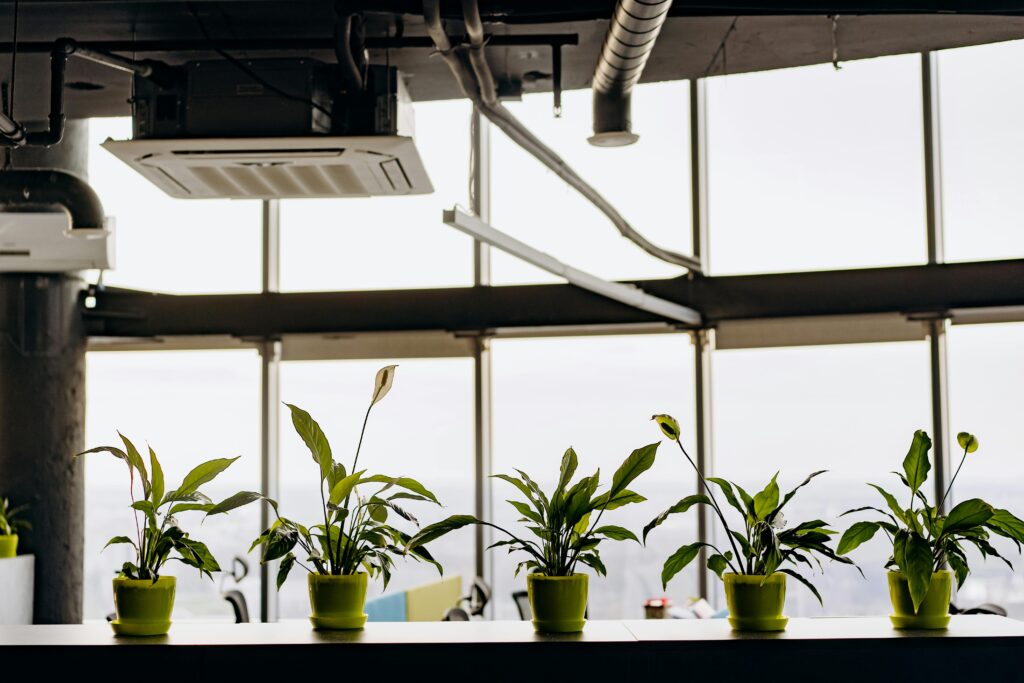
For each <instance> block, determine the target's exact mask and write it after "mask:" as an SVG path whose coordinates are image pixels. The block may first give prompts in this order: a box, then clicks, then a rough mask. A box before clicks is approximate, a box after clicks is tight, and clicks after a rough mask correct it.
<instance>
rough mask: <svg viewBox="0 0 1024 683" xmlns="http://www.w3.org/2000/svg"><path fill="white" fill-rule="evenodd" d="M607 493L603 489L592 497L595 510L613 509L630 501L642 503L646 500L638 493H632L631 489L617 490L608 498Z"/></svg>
mask: <svg viewBox="0 0 1024 683" xmlns="http://www.w3.org/2000/svg"><path fill="white" fill-rule="evenodd" d="M608 494H609V492H608V491H605V492H604V493H602V494H601V495H599V496H598V497H597V498H594V500H593V501H592V504H593V506H594V509H595V510H614V509H616V508H620V507H622V506H623V505H629V504H630V503H643V502H644V501H646V500H647V499H646V498H644V497H643V496H641V495H640V494H639V493H634V492H633V491H619V492H618V493H617V494H615V497H614V498H610V497H609V495H608ZM606 501H607V502H606Z"/></svg>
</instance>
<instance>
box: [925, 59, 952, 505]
mask: <svg viewBox="0 0 1024 683" xmlns="http://www.w3.org/2000/svg"><path fill="white" fill-rule="evenodd" d="M921 112H922V130H923V133H924V182H925V227H926V231H927V234H926V237H927V244H928V263H929V265H937V264H940V263H943V262H944V261H945V253H944V249H943V246H944V241H945V240H944V229H943V220H942V146H941V143H942V140H941V130H942V129H941V125H940V116H939V114H940V112H939V68H938V59H937V55H936V54H935V53H934V52H922V53H921ZM926 325H927V329H928V362H929V369H930V376H931V409H932V444H933V448H934V451H933V453H934V461H935V477H934V485H935V502H936V504H938V503H939V502H940V501H941V500H942V495H943V493H944V492H945V490H946V486H947V484H948V481H949V474H950V473H949V447H950V441H949V388H948V387H949V359H948V357H947V352H946V346H947V344H946V333H947V330H948V329H949V321H948V316H941V317H937V318H935V319H933V320H928V321H927V322H926Z"/></svg>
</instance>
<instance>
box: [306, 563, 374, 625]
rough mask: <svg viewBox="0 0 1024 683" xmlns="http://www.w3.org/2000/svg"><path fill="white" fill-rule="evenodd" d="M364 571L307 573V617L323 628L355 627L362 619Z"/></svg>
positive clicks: (362, 623)
mask: <svg viewBox="0 0 1024 683" xmlns="http://www.w3.org/2000/svg"><path fill="white" fill-rule="evenodd" d="M366 580H367V577H366V574H365V573H363V572H360V573H358V574H346V575H343V576H330V575H326V574H310V575H309V605H310V608H312V610H313V614H312V615H310V617H309V620H310V621H311V622H313V627H314V628H317V629H323V630H334V631H338V630H355V629H361V628H362V627H363V625H364V624H365V623H366V613H365V612H363V606H364V605H365V603H366Z"/></svg>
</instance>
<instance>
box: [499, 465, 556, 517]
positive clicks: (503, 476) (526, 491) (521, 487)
mask: <svg viewBox="0 0 1024 683" xmlns="http://www.w3.org/2000/svg"><path fill="white" fill-rule="evenodd" d="M491 478H492V479H500V480H502V481H505V482H508V483H509V484H512V485H513V486H515V487H516V488H517V489H519V491H520V492H521V493H522V494H523V495H524V496H526V499H527V500H529V501H530V502H531V503H533V506H534V507H535V508H537V511H538V512H543V510H544V508H543V507H542V506H541V504H540V502H539V501H538V500H537V499H536V498H535V497H534V495H533V491H532V490H531V489H530V487H529V486H527V485H526V483H525V482H523V481H521V480H519V479H516V478H515V477H511V476H509V475H507V474H492V475H491Z"/></svg>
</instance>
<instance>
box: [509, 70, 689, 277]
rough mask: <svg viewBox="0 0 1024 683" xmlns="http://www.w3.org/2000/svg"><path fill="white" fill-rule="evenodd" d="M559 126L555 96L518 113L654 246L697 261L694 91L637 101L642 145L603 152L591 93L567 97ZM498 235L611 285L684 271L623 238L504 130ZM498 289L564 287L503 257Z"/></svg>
mask: <svg viewBox="0 0 1024 683" xmlns="http://www.w3.org/2000/svg"><path fill="white" fill-rule="evenodd" d="M563 99H564V110H563V114H562V117H561V118H557V119H556V118H554V117H553V115H552V111H551V106H552V98H551V94H550V93H546V94H535V95H526V96H524V97H523V100H522V102H512V103H509V104H508V105H507V106H508V109H509V110H510V111H511V112H512V113H513V114H515V116H517V117H518V118H519V119H520V120H522V121H523V123H525V124H526V125H527V126H528V127H529V128H530V130H531V131H533V132H534V133H535V134H536V135H537V136H538V137H539V138H541V139H542V140H544V142H545V143H547V144H548V145H550V146H551V147H552V148H553V149H554V150H555V151H556V152H557V153H558V154H559V155H561V156H562V158H563V159H565V160H566V162H568V163H569V165H570V166H572V167H573V168H574V169H575V170H576V171H577V173H579V174H580V175H581V176H582V177H583V179H584V180H586V181H587V182H589V183H591V184H592V185H593V186H594V187H595V188H597V190H598V191H599V192H601V193H602V194H604V196H605V197H606V198H607V199H608V200H609V201H610V202H611V203H612V205H613V206H615V207H616V208H617V209H618V210H619V212H620V213H622V215H623V216H625V218H626V220H628V221H629V222H630V223H631V224H632V225H633V227H634V228H636V229H637V230H638V231H639V232H640V233H641V234H643V235H644V236H645V237H647V238H648V239H649V240H651V241H652V242H654V243H655V244H658V245H659V246H663V247H666V248H669V249H674V250H676V251H680V252H682V253H690V252H691V249H692V248H691V246H690V244H691V230H690V157H689V139H690V135H689V131H690V128H689V126H690V123H689V89H688V86H687V84H686V82H681V81H676V82H672V83H658V84H652V85H642V86H639V87H638V88H636V90H635V92H634V94H633V120H634V125H633V130H634V131H635V132H636V133H638V134H639V135H640V140H639V142H637V143H636V144H634V145H631V146H628V147H619V148H611V149H607V148H600V147H593V146H591V145H590V144H589V143H588V142H587V136H588V135H589V134H590V130H591V128H592V120H591V112H592V109H593V107H592V104H591V93H590V91H589V90H577V91H573V92H567V93H565V94H564V95H563ZM491 139H492V145H493V147H492V149H493V160H492V171H491V172H492V180H491V182H492V186H493V187H492V198H493V199H492V206H493V208H492V211H491V218H492V222H493V224H494V227H496V228H498V229H499V230H502V231H504V232H507V233H509V234H510V235H513V236H514V237H516V238H518V239H520V240H522V241H524V242H526V243H527V244H529V245H531V246H533V247H536V248H538V249H540V250H542V251H545V252H547V253H549V254H551V255H552V256H554V257H555V258H558V259H561V260H563V261H564V262H566V263H567V264H569V265H571V266H574V267H576V268H581V269H583V270H587V271H589V272H591V273H593V274H595V275H599V276H601V277H603V278H607V279H613V280H614V279H642V278H660V277H671V276H674V275H678V274H679V273H680V268H678V267H676V266H672V265H669V264H667V263H664V262H662V261H659V260H657V259H655V258H653V257H651V256H648V255H647V254H646V253H645V252H643V251H641V250H640V249H639V248H638V247H636V246H635V245H634V244H633V243H631V242H629V241H628V240H626V239H625V238H623V237H621V236H620V235H619V233H618V232H617V231H616V229H615V227H614V226H613V225H612V224H611V223H609V222H608V219H607V218H606V217H605V216H604V214H602V213H601V212H599V211H598V210H597V209H596V208H594V206H593V205H592V204H591V203H590V202H588V201H587V200H585V199H584V198H583V197H582V196H580V194H579V193H578V192H576V190H574V189H572V188H570V187H569V186H568V185H566V184H565V182H563V181H562V180H561V179H560V178H558V177H557V176H556V175H555V174H553V173H552V172H551V171H549V170H548V169H547V168H546V167H544V166H543V165H542V164H541V163H540V162H539V161H537V160H536V159H534V158H533V157H532V156H530V155H529V154H528V153H527V152H525V151H524V150H522V149H520V148H519V147H518V146H517V145H516V144H515V143H513V142H512V141H510V140H509V139H508V138H507V137H505V136H504V134H502V133H501V132H500V131H498V130H497V129H495V130H494V132H493V134H492V137H491ZM492 259H493V280H494V283H495V284H522V283H534V282H557V281H559V279H558V278H557V277H555V276H554V275H550V274H548V273H545V272H543V271H541V270H539V269H536V268H534V267H533V266H530V265H527V264H525V263H523V262H522V261H520V260H518V259H516V258H514V257H512V256H509V255H507V254H504V253H501V252H495V253H494V255H493V256H492Z"/></svg>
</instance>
